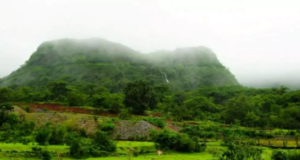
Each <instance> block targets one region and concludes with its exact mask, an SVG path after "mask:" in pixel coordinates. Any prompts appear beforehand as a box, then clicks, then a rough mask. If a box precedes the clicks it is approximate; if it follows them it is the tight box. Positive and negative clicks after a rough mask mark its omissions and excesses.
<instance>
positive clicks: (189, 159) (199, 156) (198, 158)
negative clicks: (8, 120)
mask: <svg viewBox="0 0 300 160" xmlns="http://www.w3.org/2000/svg"><path fill="white" fill-rule="evenodd" d="M116 143H117V146H118V150H117V153H120V154H121V153H123V155H121V156H120V157H104V158H88V160H94V159H95V160H96V159H99V160H115V159H118V160H128V159H129V157H127V156H126V155H124V154H126V152H125V151H124V150H122V149H121V148H127V147H138V148H142V147H150V148H153V152H152V153H150V154H141V155H139V156H138V157H131V160H151V159H153V158H154V159H155V160H212V159H213V158H214V157H213V156H212V155H211V154H210V153H209V150H210V149H211V148H218V149H223V150H225V149H226V147H223V146H220V142H211V143H208V144H207V150H206V152H203V153H176V152H170V153H166V154H165V155H162V156H158V155H156V154H155V147H154V144H153V143H152V142H133V141H117V142H116ZM33 146H38V145H37V144H35V145H32V144H28V145H23V144H20V143H16V144H12V143H9V144H6V143H0V149H1V150H2V152H0V160H2V159H7V158H9V157H10V158H11V160H21V159H25V158H23V157H18V156H17V155H14V156H12V155H11V154H8V153H6V152H5V151H12V150H15V151H18V152H22V151H31V148H32V147H33ZM39 147H42V148H44V149H47V150H48V151H51V152H59V153H63V152H68V151H69V147H68V146H63V145H62V146H59V145H50V146H39ZM263 150H264V152H263V157H264V160H270V157H271V154H272V151H273V150H272V149H270V148H266V147H263ZM27 159H28V158H27ZM53 159H58V158H57V157H53ZM63 159H69V160H71V159H70V158H63ZM29 160H30V159H29Z"/></svg>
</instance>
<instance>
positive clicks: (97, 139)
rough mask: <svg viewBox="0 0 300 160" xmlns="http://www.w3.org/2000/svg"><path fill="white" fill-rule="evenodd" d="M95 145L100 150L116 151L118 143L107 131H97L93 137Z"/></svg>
mask: <svg viewBox="0 0 300 160" xmlns="http://www.w3.org/2000/svg"><path fill="white" fill-rule="evenodd" d="M93 140H94V141H93V145H94V146H95V147H97V148H98V149H99V150H100V151H107V152H115V151H116V144H115V143H114V141H113V140H111V139H110V138H109V137H108V136H107V134H106V133H105V132H102V131H97V132H96V133H95V135H94V137H93Z"/></svg>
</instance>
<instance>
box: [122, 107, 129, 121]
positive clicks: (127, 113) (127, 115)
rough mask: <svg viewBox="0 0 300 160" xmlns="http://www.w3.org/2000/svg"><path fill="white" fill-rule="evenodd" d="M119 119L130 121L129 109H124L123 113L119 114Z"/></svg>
mask: <svg viewBox="0 0 300 160" xmlns="http://www.w3.org/2000/svg"><path fill="white" fill-rule="evenodd" d="M119 118H120V119H121V120H130V119H131V115H130V113H129V111H128V109H122V110H121V112H120V113H119Z"/></svg>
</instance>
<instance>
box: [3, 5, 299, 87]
mask: <svg viewBox="0 0 300 160" xmlns="http://www.w3.org/2000/svg"><path fill="white" fill-rule="evenodd" d="M299 6H300V1H299V0H0V77H3V76H6V75H8V74H9V73H11V72H12V71H13V70H16V69H17V68H18V67H19V66H20V65H22V64H23V63H24V62H25V61H26V60H27V59H28V58H29V56H30V55H31V54H32V53H33V52H34V51H35V50H36V48H37V46H38V45H39V44H41V43H42V42H43V41H46V40H52V39H59V38H90V37H101V38H104V39H107V40H110V41H114V42H119V43H122V44H124V45H127V46H129V47H131V48H133V49H135V50H138V51H141V52H145V53H147V52H153V51H155V50H160V49H168V50H173V49H175V48H177V47H189V46H199V45H205V46H208V47H209V48H211V49H212V50H213V51H214V52H215V53H216V54H217V56H218V58H219V60H220V61H221V62H222V63H223V64H224V65H225V66H227V67H228V68H229V69H230V71H231V72H232V73H233V74H234V75H235V76H236V78H237V79H238V80H239V82H241V83H243V84H249V83H250V82H258V81H261V80H264V79H265V80H274V81H276V80H278V79H280V78H282V77H286V76H288V75H294V77H292V78H294V79H295V80H299V81H300V75H299V76H298V75H297V74H300V64H299V62H300V7H299Z"/></svg>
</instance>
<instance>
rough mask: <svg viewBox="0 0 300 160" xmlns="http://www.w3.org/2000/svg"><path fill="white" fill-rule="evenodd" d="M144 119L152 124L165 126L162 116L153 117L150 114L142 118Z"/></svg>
mask: <svg viewBox="0 0 300 160" xmlns="http://www.w3.org/2000/svg"><path fill="white" fill-rule="evenodd" d="M144 120H145V121H148V122H149V123H151V124H154V125H156V126H158V127H160V128H165V126H166V122H165V121H164V120H163V119H162V118H158V117H156V118H153V117H152V116H151V117H146V118H144Z"/></svg>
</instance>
